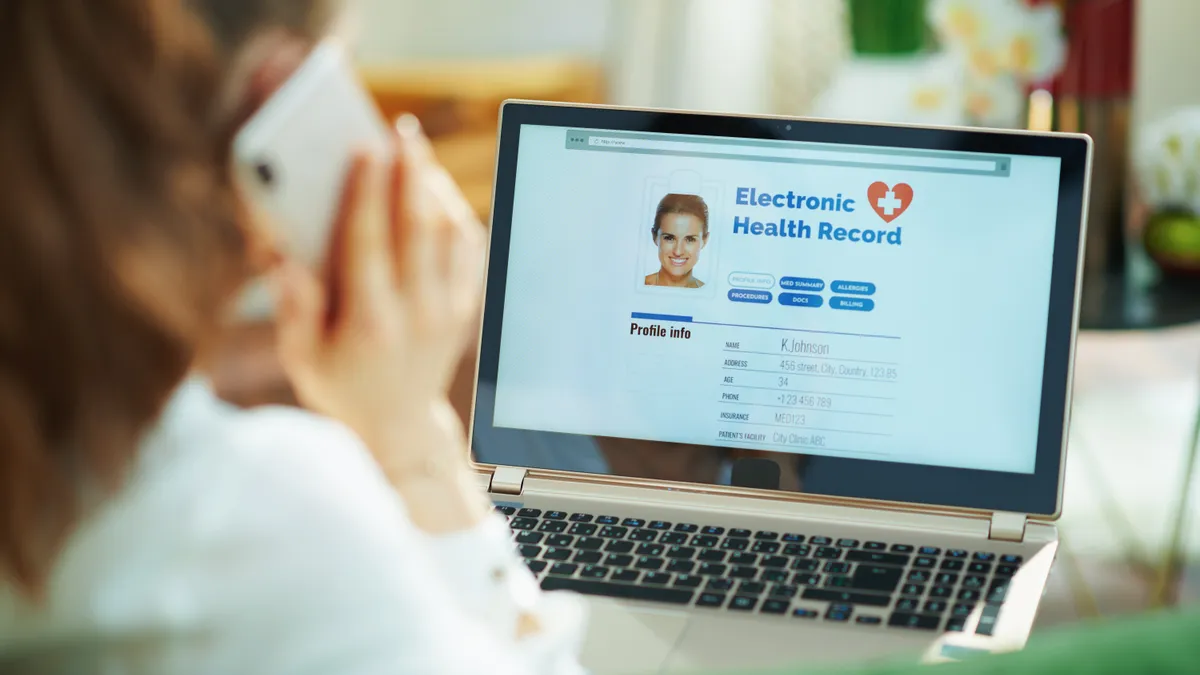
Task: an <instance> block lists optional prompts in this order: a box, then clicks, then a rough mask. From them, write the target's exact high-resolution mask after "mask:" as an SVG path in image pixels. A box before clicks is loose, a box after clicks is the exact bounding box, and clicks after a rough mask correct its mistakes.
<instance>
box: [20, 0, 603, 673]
mask: <svg viewBox="0 0 1200 675" xmlns="http://www.w3.org/2000/svg"><path fill="white" fill-rule="evenodd" d="M334 9H335V8H334V7H332V6H331V5H329V4H328V3H325V2H321V1H320V0H295V1H293V2H287V1H286V0H192V1H191V2H187V1H186V0H87V2H78V1H66V0H5V2H2V3H0V93H2V95H3V100H4V101H5V104H4V106H2V107H0V147H3V148H4V153H3V154H2V155H0V571H2V572H3V577H2V579H3V581H0V671H2V672H5V673H9V672H37V673H48V672H54V673H58V672H62V673H80V672H105V673H155V674H174V673H196V674H215V673H221V674H230V675H232V674H236V673H265V674H269V673H339V674H344V675H354V674H356V673H389V674H396V673H467V672H485V671H486V672H492V673H496V672H499V673H575V672H579V667H578V664H577V661H576V651H577V646H578V641H579V637H580V626H581V605H580V604H579V603H578V601H577V599H576V598H575V597H574V596H569V595H558V594H555V595H553V596H549V595H543V594H542V593H541V592H540V590H539V589H538V588H537V586H536V583H535V582H534V580H533V578H532V576H531V575H530V574H529V573H528V571H527V570H526V569H525V568H524V566H523V565H522V564H521V563H520V562H519V561H518V560H517V559H516V558H515V556H514V555H513V552H512V545H511V543H510V540H509V532H508V529H507V526H506V524H505V522H504V521H503V519H501V518H500V517H498V516H495V515H493V514H492V511H491V506H490V504H489V503H488V502H487V501H486V499H485V497H484V495H483V494H482V492H481V491H480V490H479V489H478V487H477V481H476V480H475V478H474V476H473V474H472V473H471V471H470V467H469V466H468V464H467V461H466V448H465V440H464V434H463V429H462V427H461V425H460V424H459V423H458V421H457V417H456V416H455V415H454V414H453V412H452V410H451V408H450V405H449V403H448V402H447V400H446V397H445V391H446V386H447V382H448V380H449V378H450V376H451V372H452V369H453V367H454V365H455V363H456V361H457V359H458V356H459V353H460V352H461V349H462V347H463V345H464V342H465V339H466V333H467V330H468V328H467V327H468V326H469V325H470V323H471V320H472V318H474V316H475V315H476V313H477V310H478V304H479V286H480V285H481V283H480V282H481V278H480V270H481V269H482V250H483V246H482V232H481V227H480V225H479V223H478V222H477V221H476V219H475V218H474V217H473V216H472V214H471V211H470V209H469V208H468V207H467V205H466V203H465V202H464V200H463V198H462V196H461V195H460V194H459V193H458V191H457V190H456V189H455V188H454V186H453V184H452V182H451V181H450V180H449V178H448V177H447V176H446V174H445V172H444V170H442V169H441V168H440V167H439V166H438V165H437V164H436V162H435V161H434V160H433V158H432V154H431V152H430V148H429V146H428V144H427V142H426V141H425V140H424V139H423V137H422V136H421V135H420V132H419V130H417V129H416V128H415V125H414V124H413V123H411V122H409V123H406V124H404V125H401V126H402V130H401V132H400V133H399V134H398V138H397V141H396V153H395V154H396V159H395V160H394V161H389V162H381V161H379V160H375V159H371V158H370V157H368V156H363V157H360V158H359V159H358V160H357V161H356V163H355V164H354V166H353V168H352V169H351V171H350V173H349V176H348V177H347V180H346V191H345V194H344V196H343V205H342V209H341V211H340V215H339V217H338V221H337V223H336V225H335V232H336V234H335V236H334V242H333V251H332V255H331V258H332V263H331V265H330V268H329V270H328V271H327V274H325V276H324V278H323V279H322V280H318V279H317V278H316V277H315V276H314V275H313V274H312V273H311V272H309V271H307V270H304V269H301V268H297V267H295V266H293V265H291V264H289V263H288V262H286V261H283V262H282V264H280V265H279V266H278V269H277V270H276V271H275V272H274V273H273V275H274V277H273V278H274V280H275V284H276V288H277V290H278V292H279V300H280V303H279V313H280V316H279V322H280V335H279V342H280V344H279V347H280V354H281V358H282V359H283V361H284V363H285V366H286V368H287V370H288V372H289V374H290V376H291V378H292V380H293V384H294V386H295V389H296V390H297V393H298V396H299V397H300V398H301V400H302V401H304V402H305V403H306V404H307V406H308V407H309V408H311V409H313V410H316V411H319V412H321V413H324V414H325V415H327V417H321V416H318V415H316V414H309V413H304V412H300V411H297V410H287V409H263V410H259V411H254V412H240V411H237V410H234V409H232V408H230V407H228V406H226V405H224V404H222V403H220V402H219V401H218V400H216V398H215V397H214V396H213V394H212V393H211V391H210V389H209V386H208V384H207V383H206V381H205V380H204V379H203V376H202V372H203V366H204V363H205V359H206V356H207V355H208V354H209V353H210V350H211V348H212V346H213V344H214V340H215V337H216V335H217V334H218V332H219V330H220V326H221V320H222V317H223V316H224V315H225V314H226V313H227V311H228V310H229V305H230V300H231V298H232V297H233V296H234V294H235V293H236V291H237V290H238V289H239V288H240V287H241V286H242V284H243V283H244V282H245V281H246V279H247V278H248V276H250V274H251V273H252V272H253V271H255V269H256V268H257V267H259V266H261V265H262V264H263V262H264V261H269V260H272V259H273V258H274V257H275V256H274V255H273V254H272V253H271V246H270V236H269V233H267V232H266V231H265V230H264V229H263V228H261V227H259V226H257V225H255V224H254V223H251V222H248V220H247V219H246V218H245V217H244V213H245V212H246V209H244V208H243V206H242V204H241V202H240V200H239V198H238V196H237V195H236V194H235V191H234V190H233V188H232V186H231V180H230V171H229V166H228V162H229V157H228V154H229V152H228V151H229V146H230V139H231V138H232V136H233V134H234V133H235V132H236V130H237V128H238V126H239V125H240V124H241V123H242V122H244V121H245V120H246V119H247V118H248V116H249V115H250V114H252V113H253V111H254V110H255V108H256V107H257V106H258V105H259V104H261V102H262V101H263V100H265V99H266V98H267V97H268V96H269V95H270V94H271V92H272V91H273V90H274V89H275V88H277V87H278V86H279V84H280V83H281V82H282V81H283V80H284V79H285V78H286V77H287V76H288V75H289V74H290V73H291V72H292V71H293V70H294V69H295V68H296V67H297V66H298V64H299V63H300V62H301V61H302V60H303V58H304V56H305V54H306V52H307V51H308V49H309V48H310V47H311V45H312V44H313V42H314V41H315V40H316V39H318V38H319V37H320V36H321V35H322V34H323V33H324V32H325V31H326V30H327V28H328V27H329V26H330V25H331V22H332V19H333V17H334V15H335V13H336V12H335V11H334ZM471 271H474V272H475V274H474V275H472V274H470V273H469V272H471ZM335 420H336V421H335Z"/></svg>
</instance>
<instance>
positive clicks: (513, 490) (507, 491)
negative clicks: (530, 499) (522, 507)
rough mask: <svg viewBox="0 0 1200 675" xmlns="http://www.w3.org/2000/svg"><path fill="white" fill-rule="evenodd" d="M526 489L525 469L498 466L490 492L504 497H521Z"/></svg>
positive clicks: (489, 487)
mask: <svg viewBox="0 0 1200 675" xmlns="http://www.w3.org/2000/svg"><path fill="white" fill-rule="evenodd" d="M524 487H525V469H521V468H518V467H515V466H498V467H496V470H495V471H493V472H492V482H491V484H490V485H489V486H488V490H489V491H491V492H495V493H497V494H502V495H519V494H521V490H522V489H524Z"/></svg>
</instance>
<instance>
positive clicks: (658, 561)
mask: <svg viewBox="0 0 1200 675" xmlns="http://www.w3.org/2000/svg"><path fill="white" fill-rule="evenodd" d="M665 564H666V561H665V560H663V559H662V558H656V557H654V556H649V555H644V556H642V557H640V558H638V560H637V563H636V564H634V567H636V568H638V569H639V570H660V569H662V566H663V565H665Z"/></svg>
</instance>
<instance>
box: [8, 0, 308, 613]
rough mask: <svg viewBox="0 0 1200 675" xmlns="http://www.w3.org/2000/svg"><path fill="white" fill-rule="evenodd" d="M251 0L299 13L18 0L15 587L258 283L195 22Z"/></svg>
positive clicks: (12, 288)
mask: <svg viewBox="0 0 1200 675" xmlns="http://www.w3.org/2000/svg"><path fill="white" fill-rule="evenodd" d="M316 2H318V0H311V1H309V2H300V1H297V2H294V3H286V4H289V5H292V6H298V5H313V4H314V3H316ZM235 4H237V5H238V6H253V7H258V8H260V9H261V8H264V7H267V6H275V5H280V4H285V3H282V2H272V1H271V0H225V1H221V0H208V2H207V3H206V2H196V1H195V0H192V1H190V2H189V1H188V0H87V1H85V2H79V1H70V2H68V1H62V0H4V1H3V2H0V100H3V101H4V105H3V106H0V147H2V148H4V152H3V153H2V154H0V578H2V577H7V578H8V579H9V580H10V581H12V582H14V583H15V584H16V585H17V586H18V587H19V588H22V589H23V590H25V591H29V592H33V593H37V592H39V591H41V590H43V587H44V583H45V580H46V576H47V574H48V571H49V568H50V565H51V564H52V563H53V561H54V557H55V554H56V552H57V550H58V549H59V548H60V547H61V544H62V542H63V541H64V539H65V538H66V536H67V534H68V532H69V531H70V529H71V528H72V526H73V524H74V523H75V522H76V521H77V520H78V518H80V517H81V516H82V511H83V509H84V507H85V505H84V504H83V503H82V499H81V496H82V495H83V494H85V493H88V492H89V491H91V490H92V489H96V488H98V489H100V490H102V492H100V493H99V494H101V495H103V494H106V493H107V492H108V491H111V490H112V489H115V488H116V487H117V486H118V485H119V482H120V479H121V477H122V474H123V473H124V470H125V469H126V467H127V466H128V465H129V463H130V460H131V459H132V457H133V455H134V453H135V451H136V447H137V443H138V439H139V437H140V435H141V434H142V433H143V432H144V431H145V430H146V428H147V426H148V425H149V424H150V423H151V422H152V421H153V420H154V419H155V418H156V417H157V416H158V415H159V413H160V411H161V409H162V406H163V404H164V403H165V401H166V400H167V399H168V398H169V396H170V394H171V392H172V391H173V390H174V389H175V387H176V386H177V385H178V384H179V382H180V381H181V380H182V379H183V378H184V376H185V375H186V373H187V372H188V371H189V369H190V368H191V367H192V366H193V364H194V363H195V361H196V359H197V358H198V355H199V354H201V353H202V352H203V350H204V349H205V348H206V347H207V346H208V345H209V344H211V341H212V340H213V338H214V336H215V335H216V333H217V330H218V325H219V322H220V318H221V314H222V312H223V310H224V309H225V307H226V305H227V304H228V301H229V299H230V296H231V295H232V293H233V292H234V291H235V290H236V289H237V288H238V287H239V286H240V285H241V283H242V282H243V281H244V279H245V276H246V274H247V272H248V269H247V263H246V238H245V230H244V229H243V226H242V223H241V222H240V208H239V204H238V202H237V199H236V195H235V193H234V191H233V188H232V186H231V179H230V176H229V171H228V157H227V152H228V148H229V141H230V138H231V131H232V129H231V128H230V124H229V123H228V122H222V120H220V119H216V115H215V112H214V110H215V104H214V101H215V100H216V99H217V97H218V93H219V89H220V87H221V76H222V72H223V64H224V63H225V62H226V61H227V59H226V58H224V55H225V53H226V52H223V50H222V42H221V40H220V39H219V38H218V37H217V36H216V35H215V34H214V32H213V31H212V30H210V29H209V28H208V27H207V26H206V25H205V24H204V21H203V20H202V17H203V16H204V15H202V14H198V13H197V12H196V11H195V7H196V6H201V7H203V6H206V5H208V6H210V7H213V8H215V7H218V6H224V7H226V8H227V9H228V8H230V7H233V6H234V5H235ZM264 11H265V10H264ZM226 16H231V15H226ZM256 16H259V18H262V16H260V15H256ZM230 34H236V35H243V36H244V35H245V34H246V33H230Z"/></svg>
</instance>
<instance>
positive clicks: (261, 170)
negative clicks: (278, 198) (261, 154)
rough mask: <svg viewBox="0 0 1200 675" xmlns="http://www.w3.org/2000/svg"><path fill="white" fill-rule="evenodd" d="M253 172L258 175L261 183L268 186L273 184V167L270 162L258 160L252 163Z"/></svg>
mask: <svg viewBox="0 0 1200 675" xmlns="http://www.w3.org/2000/svg"><path fill="white" fill-rule="evenodd" d="M254 173H255V174H257V175H258V180H259V181H260V182H262V184H263V185H266V186H267V187H270V186H272V185H274V184H275V168H274V167H272V166H271V163H270V162H267V161H260V162H257V163H256V164H255V165H254Z"/></svg>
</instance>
